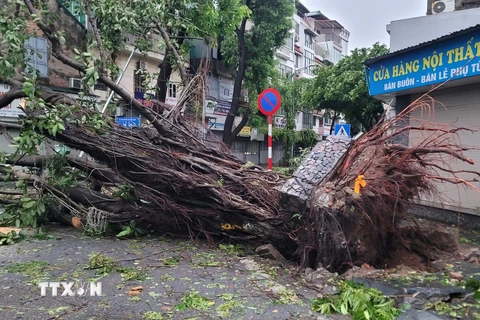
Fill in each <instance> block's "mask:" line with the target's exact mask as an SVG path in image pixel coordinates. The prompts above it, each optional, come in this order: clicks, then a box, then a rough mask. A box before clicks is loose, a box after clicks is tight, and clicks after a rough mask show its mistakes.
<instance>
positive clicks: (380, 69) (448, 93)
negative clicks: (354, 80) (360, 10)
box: [365, 8, 480, 215]
mask: <svg viewBox="0 0 480 320" xmlns="http://www.w3.org/2000/svg"><path fill="white" fill-rule="evenodd" d="M460 17H461V18H462V19H464V21H462V22H460V21H458V19H459V18H460ZM473 17H476V18H473ZM479 19H480V9H476V8H472V9H468V10H464V11H463V12H461V11H456V12H455V11H452V12H444V13H441V14H435V15H428V16H425V17H418V18H413V19H411V20H414V21H415V22H414V23H412V24H411V28H412V30H409V31H408V32H406V33H405V34H407V35H411V37H412V38H411V39H408V41H407V40H406V39H403V38H404V35H403V34H402V33H401V32H400V31H399V30H396V29H397V27H398V26H400V25H401V26H402V28H401V29H405V28H407V24H405V23H404V22H403V21H400V22H392V23H391V24H390V35H391V42H392V43H395V44H396V46H395V48H400V50H398V51H392V52H391V53H390V54H388V55H386V56H382V57H378V58H375V59H371V60H368V61H366V62H365V64H366V68H367V83H368V85H369V91H370V94H371V95H372V96H374V97H375V98H377V99H379V100H382V101H384V102H385V103H389V104H391V105H393V106H394V108H395V111H396V113H397V114H398V113H400V112H401V111H403V110H404V109H405V108H407V107H408V106H409V105H410V104H411V103H413V102H415V101H416V100H417V99H419V98H422V97H423V96H424V95H426V94H427V93H428V96H429V97H430V98H431V99H430V98H429V99H428V100H426V101H425V103H426V104H425V105H426V106H428V109H429V110H425V109H424V108H419V109H418V110H416V111H415V112H413V114H412V115H411V116H410V117H409V118H408V119H406V125H408V123H410V125H417V126H418V124H419V123H426V124H427V125H429V126H437V127H438V126H454V127H462V128H467V129H473V130H477V128H478V123H479V121H480V118H477V117H478V114H479V113H478V109H479V108H480V94H479V91H478V85H479V84H480V26H479V25H477V23H475V25H474V26H472V27H470V28H465V27H466V26H468V25H469V24H471V23H472V22H468V21H467V20H469V21H480V20H479ZM446 21H451V22H452V23H450V24H448V25H449V26H448V27H447V26H443V27H441V28H440V29H441V31H440V32H439V33H438V32H437V31H432V33H431V34H430V35H429V36H428V37H426V35H425V34H421V33H418V32H415V30H417V31H418V30H423V28H425V30H427V29H434V28H432V26H433V25H438V26H440V25H442V24H443V25H445V24H447V23H446ZM452 25H455V26H456V28H461V29H458V30H452ZM393 31H394V32H393ZM439 34H441V36H440V37H438V38H434V39H430V38H431V37H435V36H436V35H439ZM414 35H416V36H415V37H414ZM399 37H400V38H401V39H399ZM405 46H408V47H405ZM440 85H441V86H440ZM438 86H440V87H438ZM392 101H393V103H392ZM427 136H428V134H427V133H425V134H419V133H415V134H414V133H411V134H410V135H409V136H406V137H403V139H400V140H399V141H398V142H399V143H403V144H406V145H417V144H418V143H419V142H420V141H422V139H426V138H427ZM458 138H459V141H460V143H461V144H462V145H464V146H468V147H473V148H476V149H478V148H479V147H480V143H479V141H480V135H479V133H478V132H470V131H468V132H467V131H461V132H459V133H458ZM465 156H466V157H467V158H470V159H472V160H473V161H474V163H475V164H473V165H471V164H467V163H465V162H462V161H456V162H455V161H454V162H452V163H448V165H447V166H448V167H449V168H451V169H453V170H458V171H459V172H462V171H465V172H463V173H459V176H460V177H461V178H462V179H465V180H466V181H469V183H470V184H471V186H473V188H465V187H462V186H459V185H456V184H449V183H438V184H436V187H437V188H438V190H439V191H440V194H441V195H442V197H441V198H440V197H430V196H427V195H425V196H424V197H422V198H421V199H419V203H420V204H422V205H424V206H425V208H430V209H428V210H431V211H435V210H440V209H441V210H443V211H442V212H445V211H446V212H462V213H469V214H475V215H479V214H480V200H479V196H478V191H477V190H478V189H479V188H480V182H479V180H478V176H476V175H475V174H473V173H472V172H480V150H469V151H466V152H465ZM467 171H468V172H467ZM436 174H438V175H440V176H442V177H446V178H448V177H450V176H449V175H448V174H447V173H446V172H442V171H438V172H437V173H436ZM475 188H477V190H475Z"/></svg>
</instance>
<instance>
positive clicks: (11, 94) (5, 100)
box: [0, 86, 27, 109]
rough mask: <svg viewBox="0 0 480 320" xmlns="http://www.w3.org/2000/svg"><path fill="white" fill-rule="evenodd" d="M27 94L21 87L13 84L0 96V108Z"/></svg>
mask: <svg viewBox="0 0 480 320" xmlns="http://www.w3.org/2000/svg"><path fill="white" fill-rule="evenodd" d="M26 96H27V95H26V94H25V92H23V87H21V86H14V87H12V88H10V90H9V91H8V92H6V93H5V94H3V95H1V96H0V109H1V108H4V107H6V106H8V105H9V104H10V103H12V102H13V101H14V100H16V99H20V98H24V97H26Z"/></svg>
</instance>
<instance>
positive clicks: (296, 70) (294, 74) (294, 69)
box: [293, 64, 316, 77]
mask: <svg viewBox="0 0 480 320" xmlns="http://www.w3.org/2000/svg"><path fill="white" fill-rule="evenodd" d="M315 66H316V64H311V65H309V66H307V67H305V68H300V69H297V68H293V76H294V77H296V76H299V75H300V74H297V73H298V72H299V71H303V70H307V69H309V68H311V67H315Z"/></svg>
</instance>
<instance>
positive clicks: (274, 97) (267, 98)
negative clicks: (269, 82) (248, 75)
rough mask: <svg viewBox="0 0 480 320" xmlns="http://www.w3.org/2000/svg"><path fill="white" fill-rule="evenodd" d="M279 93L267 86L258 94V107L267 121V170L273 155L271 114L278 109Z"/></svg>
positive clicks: (271, 164)
mask: <svg viewBox="0 0 480 320" xmlns="http://www.w3.org/2000/svg"><path fill="white" fill-rule="evenodd" d="M280 103H281V98H280V93H279V92H278V91H277V90H275V89H274V88H268V89H265V90H263V91H262V93H260V94H259V95H258V109H259V110H260V112H261V113H263V114H264V115H266V116H267V123H268V171H272V168H273V157H272V145H273V141H272V131H273V130H272V127H273V115H274V114H275V113H276V112H277V111H278V109H280Z"/></svg>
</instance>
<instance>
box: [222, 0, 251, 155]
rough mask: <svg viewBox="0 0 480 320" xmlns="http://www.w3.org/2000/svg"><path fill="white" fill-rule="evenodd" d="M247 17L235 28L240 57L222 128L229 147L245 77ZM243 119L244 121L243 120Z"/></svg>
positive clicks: (238, 128)
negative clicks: (228, 109)
mask: <svg viewBox="0 0 480 320" xmlns="http://www.w3.org/2000/svg"><path fill="white" fill-rule="evenodd" d="M249 3H250V1H247V6H248V5H249ZM247 20H248V19H247V18H244V19H243V20H242V24H241V25H240V28H239V29H238V30H237V37H238V42H239V48H240V59H239V62H238V69H237V74H236V76H235V84H234V86H233V97H232V104H231V107H230V111H229V112H228V115H227V118H226V120H225V127H224V129H223V142H224V143H225V144H226V145H227V146H229V147H231V146H232V144H233V140H234V139H235V137H236V134H235V133H234V132H233V123H234V121H235V117H236V116H238V108H239V107H240V95H241V91H242V83H243V78H245V72H246V70H247V51H248V48H247V44H246V42H245V28H246V24H247ZM244 120H245V121H244ZM246 120H248V118H247V119H245V118H244V119H242V123H243V125H242V126H241V127H240V125H239V126H238V127H237V128H236V130H235V131H236V132H237V133H238V132H240V130H241V129H242V127H243V126H244V125H245V124H246V123H247V121H246Z"/></svg>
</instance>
